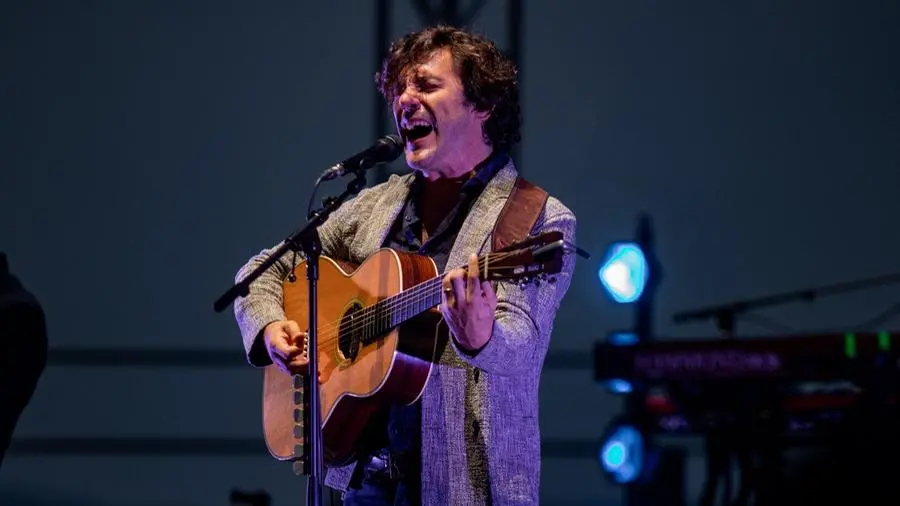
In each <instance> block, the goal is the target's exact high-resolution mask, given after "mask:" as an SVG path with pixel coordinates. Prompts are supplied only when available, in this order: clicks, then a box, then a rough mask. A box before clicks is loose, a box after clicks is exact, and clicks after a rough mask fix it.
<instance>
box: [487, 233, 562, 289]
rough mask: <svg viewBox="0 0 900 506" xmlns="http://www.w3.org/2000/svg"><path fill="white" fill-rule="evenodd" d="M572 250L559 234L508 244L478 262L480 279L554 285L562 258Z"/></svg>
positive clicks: (521, 284)
mask: <svg viewBox="0 0 900 506" xmlns="http://www.w3.org/2000/svg"><path fill="white" fill-rule="evenodd" d="M570 249H571V245H569V244H568V243H567V242H566V240H565V239H564V238H563V234H562V232H558V231H553V232H545V233H543V234H540V235H537V236H534V237H530V238H528V239H526V240H524V241H520V242H517V243H513V244H510V245H509V246H507V247H505V248H503V249H501V250H499V251H495V252H491V253H488V254H486V255H483V256H481V257H480V258H479V259H478V270H479V277H480V278H481V279H483V280H489V281H512V282H515V283H518V284H519V286H521V287H523V288H524V287H525V285H527V284H528V283H535V284H539V283H541V282H543V281H547V282H550V283H553V282H555V281H556V278H555V277H554V275H555V274H559V271H561V270H562V261H563V255H565V254H566V253H568V252H569V251H570Z"/></svg>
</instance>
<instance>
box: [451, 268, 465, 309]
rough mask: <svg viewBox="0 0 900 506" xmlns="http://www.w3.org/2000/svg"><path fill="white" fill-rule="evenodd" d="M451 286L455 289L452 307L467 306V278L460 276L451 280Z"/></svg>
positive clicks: (452, 294) (452, 295)
mask: <svg viewBox="0 0 900 506" xmlns="http://www.w3.org/2000/svg"><path fill="white" fill-rule="evenodd" d="M450 286H451V287H452V288H453V292H452V293H451V299H452V301H453V303H452V304H451V306H453V307H457V308H458V307H460V306H462V305H465V303H466V278H465V276H459V277H455V278H451V279H450Z"/></svg>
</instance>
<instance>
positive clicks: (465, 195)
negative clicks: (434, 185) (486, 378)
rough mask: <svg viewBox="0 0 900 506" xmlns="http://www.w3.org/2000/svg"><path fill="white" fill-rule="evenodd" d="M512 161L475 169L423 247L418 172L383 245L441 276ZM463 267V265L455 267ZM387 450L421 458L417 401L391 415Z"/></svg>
mask: <svg viewBox="0 0 900 506" xmlns="http://www.w3.org/2000/svg"><path fill="white" fill-rule="evenodd" d="M508 161H509V156H508V155H507V154H506V153H504V152H497V153H494V154H492V155H491V156H490V157H488V158H487V159H486V160H485V161H484V162H482V163H481V164H479V167H477V168H476V170H475V174H474V175H473V176H472V177H471V178H470V179H469V180H468V181H466V182H465V183H464V184H463V185H462V187H461V188H460V199H459V202H458V203H457V204H456V206H454V207H453V209H452V210H451V211H450V212H449V213H448V214H447V217H446V218H444V220H443V221H442V222H441V224H440V225H439V226H438V228H437V229H436V230H435V232H434V234H432V235H431V236H430V237H429V238H428V240H427V241H425V243H424V244H422V240H421V237H422V221H421V219H420V218H419V211H418V205H419V203H418V198H419V196H420V195H421V192H422V176H421V175H420V174H419V173H416V176H415V177H416V181H415V182H413V184H412V186H411V188H410V192H409V197H408V198H407V200H406V204H405V205H404V207H403V210H402V211H401V212H400V214H399V215H398V217H397V221H396V222H395V223H394V225H393V226H392V227H391V231H390V233H388V236H387V238H386V239H385V242H384V246H385V247H388V248H393V249H396V250H398V251H408V252H415V253H418V254H420V255H425V256H428V257H431V258H432V259H433V260H434V262H435V264H436V265H437V269H438V272H439V273H441V272H443V271H444V269H445V268H446V266H447V258H448V257H449V256H450V249H451V248H452V247H453V243H454V242H455V241H456V236H457V234H458V233H459V229H460V227H461V226H462V224H463V221H465V219H466V216H468V215H469V211H470V210H471V208H472V204H474V203H475V200H477V199H478V197H479V196H480V195H481V192H482V191H483V190H484V187H485V186H486V185H487V184H488V182H489V181H490V180H491V178H493V177H494V175H496V174H497V172H499V171H500V170H501V169H502V168H503V167H505V166H506V164H507V162H508ZM453 267H461V266H453ZM387 428H388V448H389V449H390V450H391V451H392V452H397V453H406V452H410V453H412V454H414V456H415V457H418V450H419V445H420V444H421V407H420V403H419V402H416V403H415V404H413V405H412V406H397V407H393V408H391V410H390V413H389V415H388V423H387Z"/></svg>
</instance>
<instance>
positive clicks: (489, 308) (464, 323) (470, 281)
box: [441, 255, 497, 351]
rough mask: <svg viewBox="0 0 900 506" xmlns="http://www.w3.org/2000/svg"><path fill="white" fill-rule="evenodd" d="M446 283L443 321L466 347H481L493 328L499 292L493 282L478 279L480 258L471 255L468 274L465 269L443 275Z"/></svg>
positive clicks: (466, 348) (442, 298)
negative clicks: (495, 291)
mask: <svg viewBox="0 0 900 506" xmlns="http://www.w3.org/2000/svg"><path fill="white" fill-rule="evenodd" d="M443 285H444V290H443V294H442V296H441V314H443V316H444V321H446V322H447V326H448V327H450V331H451V332H453V335H455V336H456V341H457V342H458V343H459V344H460V346H461V347H462V348H463V349H465V350H467V351H475V350H479V349H481V348H482V347H484V345H486V344H487V342H488V341H489V340H490V338H491V333H492V332H493V330H494V309H496V308H497V294H495V293H494V287H493V286H491V282H490V281H481V280H480V279H479V278H478V257H476V256H475V255H472V256H471V257H469V268H468V274H467V273H466V271H465V270H463V269H454V270H452V271H450V272H448V273H447V275H446V276H444V283H443Z"/></svg>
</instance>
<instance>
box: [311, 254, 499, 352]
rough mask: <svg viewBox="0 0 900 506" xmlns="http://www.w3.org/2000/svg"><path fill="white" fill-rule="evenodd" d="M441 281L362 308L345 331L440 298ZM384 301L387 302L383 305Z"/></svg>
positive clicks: (332, 327) (326, 328) (336, 325)
mask: <svg viewBox="0 0 900 506" xmlns="http://www.w3.org/2000/svg"><path fill="white" fill-rule="evenodd" d="M488 255H491V254H488ZM492 255H494V256H495V257H496V256H500V257H501V258H502V257H504V256H507V255H508V254H505V253H493V254H492ZM486 260H487V255H486V257H485V262H484V266H487V262H486ZM481 269H482V267H481V266H479V270H481ZM494 269H495V271H496V270H501V269H504V267H503V266H501V269H497V268H496V267H495V268H494ZM508 269H512V268H508ZM485 272H486V271H485ZM442 281H443V277H437V278H432V279H429V280H427V281H424V282H422V283H419V284H417V285H414V286H412V287H410V288H408V289H406V290H403V291H402V292H400V293H398V294H395V295H392V296H390V297H387V298H385V299H382V300H380V301H378V302H376V303H374V304H372V305H370V306H367V307H366V308H364V309H363V310H362V311H361V312H363V313H365V315H364V316H363V317H362V318H358V319H353V320H352V321H351V323H350V324H349V325H347V328H346V330H347V331H348V332H351V333H355V332H359V331H363V332H364V331H365V330H368V329H366V328H365V327H370V326H372V325H373V324H374V322H376V320H377V319H378V318H385V315H384V313H388V314H391V313H393V312H394V311H395V310H396V309H398V308H400V307H408V306H409V302H412V301H422V302H424V301H425V300H427V299H431V298H434V297H436V296H437V297H440V292H441V289H442ZM386 301H388V302H387V303H385V302H386ZM435 305H436V304H429V305H428V309H430V308H432V307H434V306H435ZM385 319H386V318H385ZM341 325H342V322H341V321H338V322H329V323H327V324H325V325H322V326H320V328H319V333H320V334H321V333H323V332H324V333H330V332H332V331H334V330H335V329H338V328H340V326H341ZM393 326H394V325H389V326H388V327H389V328H390V327H393ZM374 330H378V329H377V328H376V329H374ZM339 337H340V336H334V337H331V338H328V337H326V338H325V339H322V340H319V339H317V341H319V342H320V343H323V344H328V343H329V342H333V341H334V340H335V339H336V338H339Z"/></svg>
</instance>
